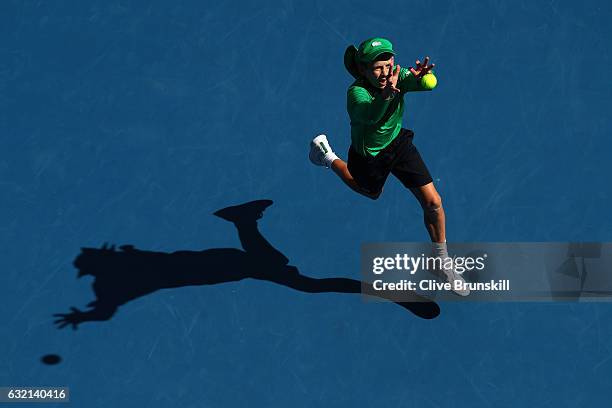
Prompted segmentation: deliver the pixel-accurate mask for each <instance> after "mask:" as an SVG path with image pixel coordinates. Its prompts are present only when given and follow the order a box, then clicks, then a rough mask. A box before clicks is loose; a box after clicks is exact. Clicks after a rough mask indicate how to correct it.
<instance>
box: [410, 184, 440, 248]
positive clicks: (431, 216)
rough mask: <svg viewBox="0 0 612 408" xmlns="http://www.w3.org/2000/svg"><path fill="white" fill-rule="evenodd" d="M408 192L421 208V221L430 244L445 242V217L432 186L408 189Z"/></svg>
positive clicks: (436, 192) (437, 195) (438, 195)
mask: <svg viewBox="0 0 612 408" xmlns="http://www.w3.org/2000/svg"><path fill="white" fill-rule="evenodd" d="M410 191H411V192H412V194H414V196H415V197H416V199H417V200H418V201H419V203H420V204H421V208H423V221H424V222H425V228H427V232H428V233H429V237H430V238H431V242H438V243H443V242H446V225H445V224H446V217H445V214H444V208H443V207H442V199H441V197H440V194H438V191H437V190H436V187H435V186H434V184H433V183H429V184H426V185H424V186H421V187H410Z"/></svg>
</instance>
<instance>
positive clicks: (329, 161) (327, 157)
mask: <svg viewBox="0 0 612 408" xmlns="http://www.w3.org/2000/svg"><path fill="white" fill-rule="evenodd" d="M337 159H338V156H336V153H334V152H328V153H325V156H324V157H323V161H324V162H325V166H326V167H329V168H331V165H332V163H333V162H334V160H337Z"/></svg>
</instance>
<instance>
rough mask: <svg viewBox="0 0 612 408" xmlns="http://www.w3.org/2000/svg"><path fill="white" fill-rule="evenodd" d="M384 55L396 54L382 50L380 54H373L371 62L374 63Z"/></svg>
mask: <svg viewBox="0 0 612 408" xmlns="http://www.w3.org/2000/svg"><path fill="white" fill-rule="evenodd" d="M383 54H391V55H393V56H395V53H394V52H393V51H392V50H380V52H377V53H376V54H372V57H371V61H372V62H374V61H376V58H378V57H380V56H381V55H383Z"/></svg>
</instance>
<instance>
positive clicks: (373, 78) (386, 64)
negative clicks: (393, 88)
mask: <svg viewBox="0 0 612 408" xmlns="http://www.w3.org/2000/svg"><path fill="white" fill-rule="evenodd" d="M393 62H394V60H393V56H391V58H389V59H388V60H384V61H374V62H373V63H371V64H369V65H359V72H360V74H361V75H363V77H364V78H365V79H367V80H368V82H369V83H370V84H371V85H372V86H373V87H375V88H380V89H382V88H384V87H385V86H387V81H388V78H389V77H390V76H391V73H392V72H393Z"/></svg>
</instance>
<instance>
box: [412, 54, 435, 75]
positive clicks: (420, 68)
mask: <svg viewBox="0 0 612 408" xmlns="http://www.w3.org/2000/svg"><path fill="white" fill-rule="evenodd" d="M428 64H429V57H425V59H424V60H423V63H421V61H419V60H416V69H415V68H413V67H410V72H411V73H412V75H414V76H415V77H416V78H423V77H424V76H425V75H427V74H428V73H429V71H431V70H432V69H433V67H435V66H436V64H431V65H428Z"/></svg>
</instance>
